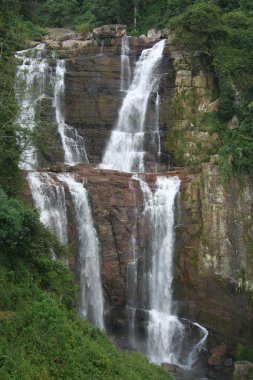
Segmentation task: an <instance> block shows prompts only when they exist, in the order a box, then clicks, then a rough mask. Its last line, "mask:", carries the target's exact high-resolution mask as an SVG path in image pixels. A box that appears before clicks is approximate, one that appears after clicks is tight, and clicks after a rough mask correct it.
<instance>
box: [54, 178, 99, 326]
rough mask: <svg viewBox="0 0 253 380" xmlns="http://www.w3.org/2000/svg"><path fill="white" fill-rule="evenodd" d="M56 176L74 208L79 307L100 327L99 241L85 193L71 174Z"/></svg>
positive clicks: (85, 315) (86, 193)
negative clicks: (78, 270)
mask: <svg viewBox="0 0 253 380" xmlns="http://www.w3.org/2000/svg"><path fill="white" fill-rule="evenodd" d="M57 178H58V179H59V181H61V182H63V183H66V184H67V186H68V188H69V191H70V194H71V198H72V203H73V206H74V210H75V222H76V228H77V232H78V247H79V261H80V297H79V310H80V312H81V313H82V314H83V316H84V317H86V318H87V319H88V320H89V321H90V322H92V323H93V324H95V325H96V326H98V327H99V328H100V329H103V328H104V322H103V309H104V307H103V291H102V285H101V269H100V259H99V241H98V236H97V232H96V229H95V227H94V223H93V219H92V212H91V208H90V204H89V199H88V192H87V190H86V189H85V188H84V187H83V185H82V184H81V183H79V182H77V181H76V180H75V179H74V178H73V177H72V176H71V175H70V174H59V175H58V176H57Z"/></svg>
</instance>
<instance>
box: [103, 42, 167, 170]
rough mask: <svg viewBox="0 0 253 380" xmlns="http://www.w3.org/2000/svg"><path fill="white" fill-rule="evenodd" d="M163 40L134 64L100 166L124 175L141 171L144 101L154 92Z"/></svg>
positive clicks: (146, 103) (146, 51) (143, 53)
mask: <svg viewBox="0 0 253 380" xmlns="http://www.w3.org/2000/svg"><path fill="white" fill-rule="evenodd" d="M164 46H165V40H162V41H159V42H158V43H156V44H155V45H154V46H153V48H152V49H146V50H143V52H142V54H141V57H140V59H139V61H138V62H137V64H136V68H135V72H134V78H133V81H132V84H131V86H130V87H129V90H128V91H127V94H126V97H125V98H124V101H123V104H122V107H121V109H120V112H119V118H118V122H117V126H116V128H115V129H114V130H113V131H112V134H111V137H110V140H109V143H108V146H107V148H106V151H105V154H104V157H103V160H102V163H101V164H100V167H101V168H103V169H115V170H120V171H126V172H133V171H136V172H143V171H144V170H145V165H144V157H145V151H144V138H145V122H146V113H147V108H148V100H149V97H150V94H151V92H156V91H157V87H158V85H159V80H160V75H159V74H158V73H157V68H158V65H159V63H160V61H161V58H162V54H163V49H164Z"/></svg>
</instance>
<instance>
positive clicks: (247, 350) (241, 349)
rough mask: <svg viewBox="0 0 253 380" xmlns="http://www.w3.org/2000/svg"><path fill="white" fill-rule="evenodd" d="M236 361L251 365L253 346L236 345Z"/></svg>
mask: <svg viewBox="0 0 253 380" xmlns="http://www.w3.org/2000/svg"><path fill="white" fill-rule="evenodd" d="M236 360H248V361H249V362H252V363H253V346H252V345H251V346H243V345H242V344H238V346H237V350H236Z"/></svg>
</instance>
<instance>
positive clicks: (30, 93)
mask: <svg viewBox="0 0 253 380" xmlns="http://www.w3.org/2000/svg"><path fill="white" fill-rule="evenodd" d="M44 48H45V45H44V44H39V45H38V46H37V47H36V48H35V49H28V50H22V51H19V52H17V53H16V54H15V57H16V58H18V59H19V60H21V64H20V65H19V66H18V68H17V73H16V96H17V100H18V104H19V107H20V114H19V117H18V120H17V122H18V123H19V125H20V126H21V128H24V129H26V130H27V131H28V132H29V131H30V132H32V131H33V130H34V128H35V125H36V120H35V119H36V108H37V106H38V104H39V102H40V100H41V99H42V97H43V96H45V87H46V86H45V85H46V76H47V71H48V61H47V59H46V58H43V50H44ZM21 147H22V149H23V152H22V155H21V162H20V167H21V168H22V169H25V170H29V169H34V168H36V167H37V166H38V157H37V151H36V148H35V147H34V145H33V143H32V141H31V139H28V141H25V142H21Z"/></svg>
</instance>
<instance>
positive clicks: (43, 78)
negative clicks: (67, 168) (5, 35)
mask: <svg viewBox="0 0 253 380" xmlns="http://www.w3.org/2000/svg"><path fill="white" fill-rule="evenodd" d="M15 56H16V57H17V58H18V59H19V60H20V61H21V64H20V65H19V66H18V68H17V73H16V94H17V100H18V103H19V107H20V113H19V117H18V120H17V122H18V124H19V125H20V126H21V127H22V128H23V129H25V130H26V131H28V133H27V135H28V138H27V139H26V142H25V143H21V146H22V147H23V153H22V155H21V162H20V167H21V168H22V169H25V170H30V169H36V168H38V167H39V166H40V165H39V164H40V163H39V160H38V154H37V149H36V146H35V145H36V144H35V143H34V142H33V134H32V133H33V132H34V131H35V130H36V126H37V124H38V123H45V122H44V121H43V120H40V114H39V106H40V103H41V100H42V99H43V98H47V99H48V100H49V101H51V105H52V107H53V108H54V110H55V120H56V123H57V127H58V133H59V135H60V137H61V142H62V149H63V153H64V163H66V164H69V165H75V164H78V163H86V162H88V158H87V155H86V150H85V144H84V139H83V138H82V137H81V136H80V135H79V134H78V133H77V131H76V129H75V128H73V127H71V126H69V125H67V124H66V123H65V116H64V94H65V80H64V79H65V72H66V67H65V60H63V59H58V60H56V59H55V55H54V53H52V52H48V53H47V52H46V50H45V44H39V45H38V46H37V47H36V48H34V49H28V50H23V51H20V52H17V53H16V55H15ZM49 58H50V59H51V61H52V62H54V64H55V66H54V65H52V62H51V65H52V66H50V65H49ZM52 93H53V97H52V96H51V94H52ZM53 121H54V120H52V122H53ZM29 136H30V137H29Z"/></svg>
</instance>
